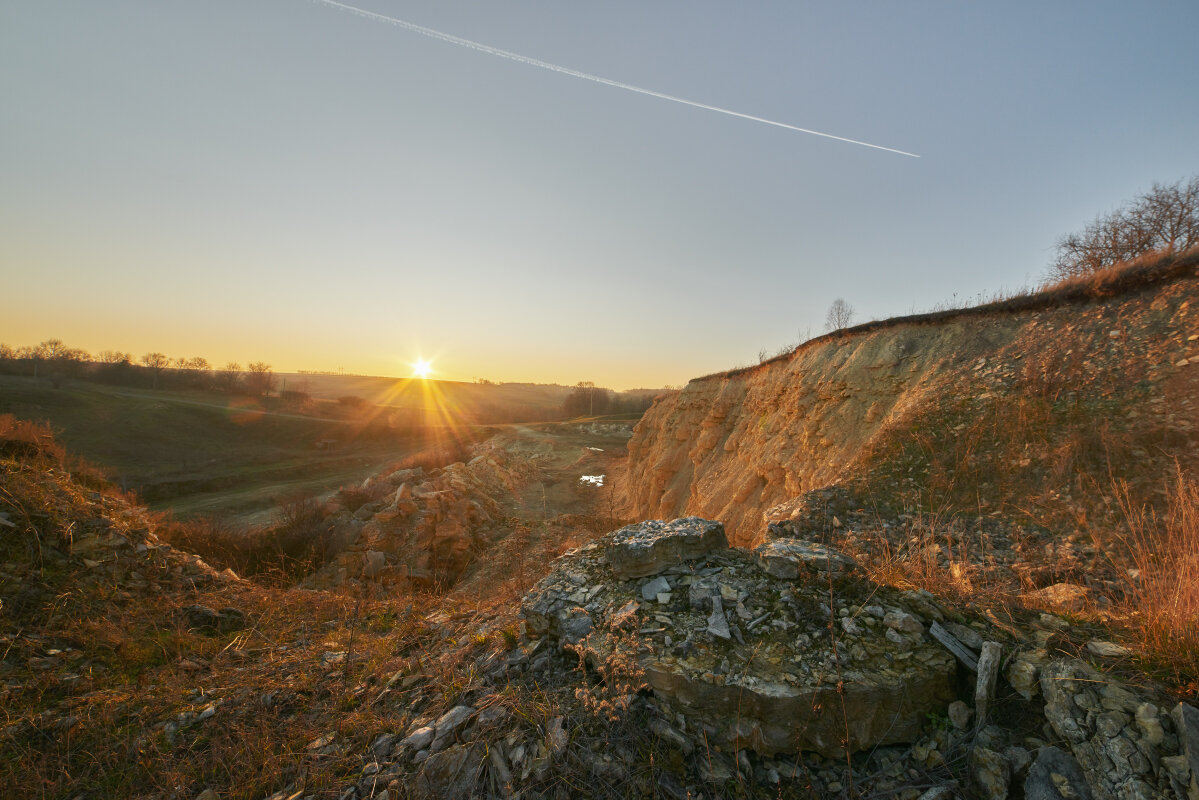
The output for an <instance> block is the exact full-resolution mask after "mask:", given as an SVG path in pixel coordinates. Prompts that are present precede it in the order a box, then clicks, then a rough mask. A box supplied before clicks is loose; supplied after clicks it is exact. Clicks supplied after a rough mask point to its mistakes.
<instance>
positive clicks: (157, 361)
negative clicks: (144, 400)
mask: <svg viewBox="0 0 1199 800" xmlns="http://www.w3.org/2000/svg"><path fill="white" fill-rule="evenodd" d="M142 364H144V365H145V366H146V369H148V370H150V374H151V375H152V376H153V380H154V388H155V389H157V388H158V376H159V375H161V374H162V372H163V370H165V369H166V368H167V367H169V366H171V359H170V357H169V356H167V355H166V354H165V353H146V354H145V355H144V356H142Z"/></svg>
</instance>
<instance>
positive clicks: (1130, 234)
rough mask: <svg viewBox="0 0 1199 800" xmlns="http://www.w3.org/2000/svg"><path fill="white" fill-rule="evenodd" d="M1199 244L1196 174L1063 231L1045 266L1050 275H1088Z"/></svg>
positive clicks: (1198, 183) (1198, 177) (1055, 277)
mask: <svg viewBox="0 0 1199 800" xmlns="http://www.w3.org/2000/svg"><path fill="white" fill-rule="evenodd" d="M1196 245H1199V175H1195V176H1193V177H1192V178H1191V179H1190V180H1189V181H1179V182H1178V183H1174V184H1170V185H1162V184H1160V183H1155V184H1153V188H1152V189H1150V190H1149V191H1148V192H1146V193H1145V194H1143V195H1141V196H1140V197H1138V198H1136V199H1135V200H1133V201H1132V203H1130V204H1128V205H1126V206H1125V207H1123V208H1120V209H1117V210H1115V211H1113V212H1111V213H1109V214H1102V215H1100V216H1098V217H1096V218H1095V220H1094V221H1093V222H1091V223H1090V224H1089V225H1087V226H1086V227H1085V228H1083V230H1082V231H1081V232H1079V233H1072V234H1070V235H1069V236H1065V237H1063V238H1062V239H1061V240H1059V241H1058V243H1057V254H1056V256H1055V257H1054V260H1053V263H1052V264H1051V265H1050V266H1049V277H1050V278H1051V279H1052V280H1064V279H1066V278H1073V277H1076V276H1078V275H1089V274H1090V273H1092V272H1097V271H1099V270H1101V269H1104V268H1106V267H1110V266H1112V265H1113V264H1119V263H1120V262H1122V261H1128V260H1130V259H1133V258H1136V257H1137V256H1141V255H1144V254H1145V253H1151V252H1155V251H1156V252H1166V253H1173V252H1182V251H1184V250H1188V249H1190V248H1192V247H1195V246H1196Z"/></svg>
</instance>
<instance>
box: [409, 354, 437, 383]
mask: <svg viewBox="0 0 1199 800" xmlns="http://www.w3.org/2000/svg"><path fill="white" fill-rule="evenodd" d="M432 372H433V365H432V364H430V363H429V362H428V361H425V360H424V359H423V358H418V359H417V360H416V363H414V364H413V365H412V377H414V378H427V377H429V374H430V373H432Z"/></svg>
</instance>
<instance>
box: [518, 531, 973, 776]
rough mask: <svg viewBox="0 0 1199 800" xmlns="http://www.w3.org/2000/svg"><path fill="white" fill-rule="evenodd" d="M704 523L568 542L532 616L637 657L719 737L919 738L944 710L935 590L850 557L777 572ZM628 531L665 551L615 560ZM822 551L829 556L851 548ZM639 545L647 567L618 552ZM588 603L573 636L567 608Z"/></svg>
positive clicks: (560, 633) (655, 681)
mask: <svg viewBox="0 0 1199 800" xmlns="http://www.w3.org/2000/svg"><path fill="white" fill-rule="evenodd" d="M705 531H720V533H721V537H719V538H722V537H723V531H721V530H720V528H719V525H718V524H717V523H710V522H707V521H705V520H698V519H695V518H689V519H686V520H677V521H675V522H674V523H654V524H652V525H648V526H643V527H642V529H641V531H639V532H638V533H639V534H644V533H647V532H648V533H650V534H652V536H645V537H644V538H641V536H630V530H629V529H628V528H626V529H622V530H620V531H617V532H615V533H612V534H609V535H608V536H607V537H605V538H603V539H600V540H598V541H596V542H593V543H591V544H589V545H587V546H584V547H582V548H580V549H578V550H574V551H571V552H570V553H567V554H565V555H564V556H562V557H561V558H560V559H558V561H557V562H555V564H554V568H553V570H552V571H551V572H550V573H549V575H547V576H546V578H545V579H544V580H542V581H541V583H540V584H538V586H537V587H535V588H534V589H533V591H531V592H530V593H529V595H527V596H526V598H525V600H524V603H523V604H522V611H523V613H524V616H525V620H526V626H527V630H528V632H529V633H530V635H533V636H545V637H548V638H550V639H551V640H554V641H556V642H558V643H560V644H569V643H571V641H570V640H571V639H574V644H575V646H577V647H578V648H579V650H580V652H581V653H582V654H583V655H584V656H585V657H586V658H587V659H589V660H590V661H592V662H600V663H603V662H607V661H609V660H610V659H612V658H613V657H621V658H624V659H625V660H626V661H627V660H628V658H632V659H634V660H635V661H636V664H637V665H638V667H639V669H640V671H641V673H642V674H643V679H644V681H645V683H646V685H648V687H649V688H651V689H652V690H653V692H654V695H655V697H656V698H657V699H658V701H659V703H660V705H662V706H663V707H664V708H665V709H668V710H669V711H670V713H671V715H672V716H673V717H674V720H673V721H676V722H677V721H678V719H679V718H680V717H681V718H682V719H684V720H685V721H686V723H685V725H684V727H685V729H686V730H687V731H689V732H690V733H691V735H692V736H694V737H695V738H696V739H697V740H700V741H702V740H703V739H706V740H707V741H708V743H709V744H711V745H714V746H718V747H728V748H733V749H737V750H739V749H743V748H747V747H748V748H752V749H753V750H754V751H756V752H758V753H760V754H763V755H774V754H779V753H794V752H796V751H797V750H809V751H815V752H818V753H821V754H823V755H826V756H836V755H840V754H842V753H844V752H845V751H846V750H847V749H848V750H849V751H850V752H856V751H859V750H864V749H868V748H872V747H875V746H878V745H886V744H896V743H903V742H911V741H914V740H915V739H916V738H917V737H918V735H919V732H920V731H921V729H922V728H923V726H924V725H925V723H926V720H927V715H928V714H929V713H933V712H935V713H937V714H944V713H945V710H946V708H947V706H948V705H949V703H950V701H952V700H953V699H954V694H953V690H952V681H953V676H954V669H955V660H954V658H953V656H952V655H950V654H949V653H948V652H946V651H945V650H943V649H942V648H941V646H940V645H938V644H937V643H936V642H935V641H933V640H932V639H931V638H930V637H929V636H928V635H927V634H926V633H924V627H925V626H924V625H923V624H920V621H921V619H923V618H922V617H921V614H922V613H925V612H927V610H928V609H929V608H930V606H929V603H928V601H927V599H925V598H923V597H919V596H917V595H916V594H915V593H908V592H902V591H899V590H896V589H894V588H891V587H886V586H881V585H878V584H875V583H873V582H871V581H869V580H867V579H865V578H863V577H860V576H856V575H852V574H849V573H848V571H835V572H834V573H833V574H832V575H831V576H830V575H829V574H828V572H827V570H826V571H824V572H821V571H819V570H816V569H812V570H809V569H808V568H806V567H805V568H803V569H802V570H801V569H798V568H797V569H796V571H795V577H792V578H788V577H779V575H778V574H776V573H778V572H779V571H780V570H779V569H776V567H777V564H775V563H774V562H772V561H771V560H769V559H762V558H760V557H759V556H758V555H756V554H754V553H751V552H749V551H746V550H742V549H737V548H727V547H713V546H709V547H708V549H707V550H706V551H703V552H698V554H697V551H701V547H699V546H698V545H697V541H696V540H697V539H702V537H703V536H704V532H705ZM707 535H709V536H712V535H713V534H707ZM673 537H678V541H674V542H672V541H671V540H672V538H673ZM713 538H716V537H713ZM630 540H634V541H639V542H640V541H648V542H651V549H653V551H654V553H655V554H654V555H653V556H652V557H648V556H647V557H644V558H641V557H638V558H637V559H628V560H622V559H621V558H620V557H618V558H617V559H615V562H616V563H613V562H614V559H613V558H612V553H614V552H622V550H621V548H623V547H624V546H625V544H626V543H628V542H629V541H630ZM804 547H807V548H814V546H813V545H810V544H809V545H804ZM810 552H815V550H814V549H811V550H810ZM820 552H821V553H822V555H823V560H822V563H823V564H824V565H825V566H826V567H827V565H829V564H830V563H832V564H846V563H851V562H847V560H846V559H845V558H844V556H842V555H841V554H839V553H836V552H835V551H820ZM668 553H673V554H674V560H673V561H669V560H668V559H667V558H666V555H665V554H668ZM632 561H635V562H636V563H638V564H642V565H650V564H652V568H651V567H649V566H641V567H635V568H633V569H632V570H631V572H632V574H630V571H629V570H623V571H622V572H618V571H617V570H616V568H615V567H616V564H620V565H621V566H622V567H626V566H627V565H628V564H629V563H630V562H632ZM801 563H803V562H802V561H801ZM784 572H787V571H786V570H784ZM649 575H653V577H647V576H649ZM651 583H652V584H653V585H652V586H650V585H649V584H651ZM648 589H652V591H643V590H648ZM651 596H652V597H653V598H654V599H653V600H652V601H651V600H647V598H648V597H651ZM584 616H585V617H586V621H587V622H588V623H589V625H590V629H589V630H588V632H587V635H586V636H584V637H582V638H578V636H577V634H578V631H579V630H580V628H578V627H573V628H572V624H576V623H578V622H579V621H581V619H582V618H583V617H584ZM896 620H900V621H902V622H907V624H906V625H903V624H898V623H896V622H895V621H896Z"/></svg>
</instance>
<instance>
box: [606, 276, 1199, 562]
mask: <svg viewBox="0 0 1199 800" xmlns="http://www.w3.org/2000/svg"><path fill="white" fill-rule="evenodd" d="M1192 260H1193V259H1192ZM1196 275H1197V272H1196V270H1195V269H1194V267H1193V265H1192V266H1190V267H1189V268H1188V269H1187V270H1185V271H1183V272H1182V273H1181V274H1175V275H1174V276H1173V277H1172V278H1171V279H1170V280H1168V281H1165V282H1158V283H1152V284H1149V285H1142V286H1140V287H1139V288H1128V287H1121V291H1120V293H1119V294H1118V295H1117V296H1111V297H1107V298H1106V299H1105V298H1101V297H1095V296H1091V297H1089V298H1084V299H1081V300H1080V299H1078V298H1073V299H1071V298H1066V299H1065V300H1064V301H1062V302H1058V303H1039V304H1038V303H1025V304H1023V305H1022V306H1021V305H1016V306H1013V307H1010V308H1006V309H995V310H990V311H982V310H968V311H966V312H957V313H947V314H942V315H929V316H925V317H920V318H910V319H907V320H896V321H894V322H893V324H882V323H873V324H870V325H866V326H859V328H858V329H854V330H851V331H847V332H845V333H844V334H842V335H840V336H829V337H823V338H822V339H820V340H816V341H813V342H810V343H808V344H806V345H804V346H801V347H800V348H799V349H798V350H797V351H796V352H794V353H793V354H791V355H790V356H788V357H785V358H780V359H774V360H772V361H770V362H767V363H765V364H762V365H760V366H758V367H754V368H750V369H744V370H735V371H732V372H729V373H724V374H720V375H714V376H709V377H707V378H700V379H696V380H693V381H691V382H690V383H689V384H687V386H686V387H684V388H683V389H682V390H681V391H679V392H676V393H673V394H670V395H667V396H664V397H662V398H660V399H659V400H658V401H657V402H656V403H655V404H654V406H653V408H651V409H650V411H649V412H648V413H647V414H646V415H645V417H644V418H643V419H642V421H641V423H640V424H639V425H638V426H637V428H636V432H635V434H634V436H633V439H632V440H631V442H630V444H629V458H628V464H627V478H626V479H625V481H624V483H623V486H622V491H621V499H622V503H623V509H622V511H623V512H624V514H625V516H628V517H632V518H637V519H649V518H661V519H672V518H675V517H679V516H684V515H699V516H703V517H706V518H710V519H719V520H721V521H723V522H724V524H725V526H726V528H727V529H728V531H729V534H730V539H732V540H733V541H734V542H738V543H742V544H745V543H751V542H753V541H754V540H755V539H756V538H757V537H758V536H759V535H760V532H761V530H762V528H763V526H762V518H763V512H766V511H767V510H768V509H770V508H771V507H772V506H775V505H776V504H780V503H784V502H787V501H791V500H793V499H794V498H796V497H797V496H799V495H801V494H803V493H805V492H808V491H811V490H814V489H818V488H821V487H825V486H828V485H831V484H837V483H842V484H856V488H858V489H859V490H863V491H865V492H866V494H867V497H865V498H864V500H865V502H866V504H867V505H872V504H873V505H879V506H883V505H885V506H888V507H890V508H891V509H893V510H894V509H899V510H904V509H912V508H923V509H935V508H947V507H948V508H956V509H957V510H973V511H974V512H975V513H979V512H982V513H994V512H997V511H1001V510H1006V511H1012V510H1014V509H1021V510H1022V512H1023V513H1024V514H1025V515H1026V518H1027V517H1033V518H1034V521H1040V522H1042V523H1045V524H1048V521H1049V520H1050V519H1051V518H1052V519H1055V520H1057V519H1069V520H1073V522H1074V524H1081V522H1080V520H1081V519H1084V518H1086V516H1087V513H1088V509H1087V503H1086V502H1084V501H1083V500H1082V499H1080V498H1081V496H1082V495H1086V494H1088V493H1089V494H1090V495H1091V498H1090V499H1091V500H1095V501H1096V502H1099V503H1100V504H1101V505H1102V502H1103V497H1104V496H1106V495H1109V494H1110V490H1111V488H1112V485H1113V483H1114V482H1118V481H1123V480H1128V481H1131V482H1133V483H1138V482H1139V484H1138V485H1140V486H1141V487H1142V488H1143V489H1144V492H1143V495H1144V497H1146V498H1149V499H1152V498H1153V497H1154V496H1156V493H1157V492H1158V491H1159V490H1160V489H1161V487H1162V486H1163V485H1164V484H1165V483H1166V482H1167V477H1168V475H1169V474H1170V472H1171V471H1172V470H1174V469H1175V463H1176V461H1178V460H1183V461H1186V460H1187V459H1191V458H1193V457H1194V455H1193V454H1194V452H1195V438H1194V434H1195V432H1196V430H1199V421H1197V418H1196V406H1195V403H1196V402H1199V400H1196V399H1193V398H1199V280H1196ZM1029 493H1032V494H1034V495H1036V498H1035V502H1031V503H1030V502H1029ZM963 507H964V508H963ZM1030 512H1031V513H1030ZM1037 517H1041V519H1040V520H1037V519H1036V518H1037Z"/></svg>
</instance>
